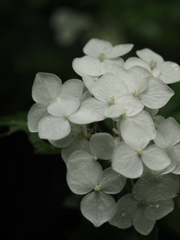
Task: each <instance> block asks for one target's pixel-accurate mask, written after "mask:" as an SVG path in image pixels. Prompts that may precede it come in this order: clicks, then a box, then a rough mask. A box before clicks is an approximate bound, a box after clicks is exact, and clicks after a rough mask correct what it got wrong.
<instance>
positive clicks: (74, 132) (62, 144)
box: [50, 125, 81, 148]
mask: <svg viewBox="0 0 180 240" xmlns="http://www.w3.org/2000/svg"><path fill="white" fill-rule="evenodd" d="M80 130H81V127H80V126H77V125H75V126H72V127H71V132H70V133H69V134H68V135H67V136H66V137H65V138H62V139H60V140H56V141H50V143H51V144H52V145H54V146H55V147H57V148H65V147H67V146H69V145H70V144H71V143H72V142H73V141H74V140H75V136H76V135H77V133H78V132H79V131H80Z"/></svg>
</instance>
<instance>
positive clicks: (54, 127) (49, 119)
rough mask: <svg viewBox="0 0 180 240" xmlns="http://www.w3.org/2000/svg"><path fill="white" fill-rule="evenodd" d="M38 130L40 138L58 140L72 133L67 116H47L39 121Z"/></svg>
mask: <svg viewBox="0 0 180 240" xmlns="http://www.w3.org/2000/svg"><path fill="white" fill-rule="evenodd" d="M38 130H39V137H40V138H43V139H48V140H58V139H61V138H64V137H66V136H67V135H68V134H69V133H70V131H71V126H70V124H69V121H68V120H67V119H65V118H61V117H54V116H46V117H43V118H41V120H40V121H39V124H38Z"/></svg>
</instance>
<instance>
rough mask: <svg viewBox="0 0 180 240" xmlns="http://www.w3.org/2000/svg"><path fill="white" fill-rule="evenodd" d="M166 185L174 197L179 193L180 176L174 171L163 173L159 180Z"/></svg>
mask: <svg viewBox="0 0 180 240" xmlns="http://www.w3.org/2000/svg"><path fill="white" fill-rule="evenodd" d="M158 182H161V183H162V184H163V185H164V186H166V187H167V188H168V190H169V192H170V194H171V195H170V196H171V197H172V198H174V197H176V196H177V195H178V194H179V176H178V175H175V174H173V173H169V174H166V175H163V177H162V178H161V179H160V180H159V181H158Z"/></svg>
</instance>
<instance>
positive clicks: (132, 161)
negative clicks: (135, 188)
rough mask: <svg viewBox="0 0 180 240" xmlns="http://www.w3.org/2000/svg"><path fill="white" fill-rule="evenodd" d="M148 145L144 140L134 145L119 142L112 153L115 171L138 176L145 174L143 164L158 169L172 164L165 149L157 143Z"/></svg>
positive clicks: (132, 176) (127, 175)
mask: <svg viewBox="0 0 180 240" xmlns="http://www.w3.org/2000/svg"><path fill="white" fill-rule="evenodd" d="M146 145H147V144H146ZM146 145H145V144H144V142H143V141H140V142H138V141H136V143H134V144H133V145H132V146H128V145H127V144H126V143H124V142H120V143H119V144H117V145H116V146H115V148H114V151H113V155H112V168H113V169H114V171H117V172H118V173H120V174H122V175H123V176H125V177H127V178H138V177H140V176H141V175H142V174H143V170H144V167H143V164H144V165H146V166H147V167H148V168H149V169H151V170H157V171H160V170H163V169H164V168H166V167H167V166H169V165H170V163H171V161H170V159H169V157H168V155H167V154H166V153H165V151H163V150H162V149H161V148H160V147H158V146H156V145H155V144H152V145H148V146H146Z"/></svg>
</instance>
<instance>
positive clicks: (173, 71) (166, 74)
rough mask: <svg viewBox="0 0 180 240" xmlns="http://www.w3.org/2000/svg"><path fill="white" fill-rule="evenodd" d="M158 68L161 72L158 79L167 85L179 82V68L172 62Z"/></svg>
mask: <svg viewBox="0 0 180 240" xmlns="http://www.w3.org/2000/svg"><path fill="white" fill-rule="evenodd" d="M158 68H159V69H160V70H161V74H160V76H159V78H160V79H161V80H162V81H163V82H164V83H167V84H170V83H174V82H179V81H180V66H179V65H178V64H177V63H174V62H164V63H162V64H161V65H160V66H158Z"/></svg>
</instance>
